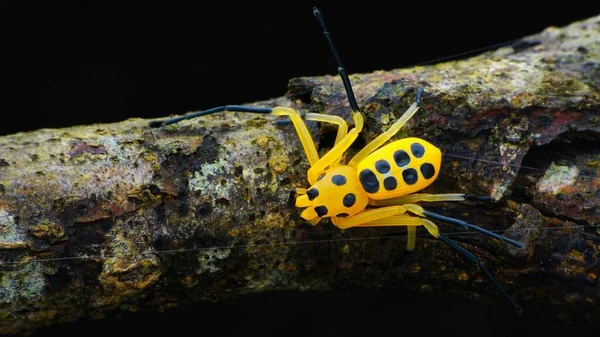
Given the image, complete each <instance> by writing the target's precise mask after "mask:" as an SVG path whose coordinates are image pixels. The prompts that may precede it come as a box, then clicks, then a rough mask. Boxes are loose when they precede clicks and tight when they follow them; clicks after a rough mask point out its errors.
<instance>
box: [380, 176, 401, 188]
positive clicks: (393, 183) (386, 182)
mask: <svg viewBox="0 0 600 337" xmlns="http://www.w3.org/2000/svg"><path fill="white" fill-rule="evenodd" d="M383 187H385V189H386V190H388V191H391V190H394V189H396V187H398V180H396V178H394V177H387V178H385V179H383Z"/></svg>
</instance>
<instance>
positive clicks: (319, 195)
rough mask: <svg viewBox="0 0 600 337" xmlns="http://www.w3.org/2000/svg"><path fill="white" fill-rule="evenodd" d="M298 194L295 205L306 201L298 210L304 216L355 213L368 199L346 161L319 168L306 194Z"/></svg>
mask: <svg viewBox="0 0 600 337" xmlns="http://www.w3.org/2000/svg"><path fill="white" fill-rule="evenodd" d="M298 198H299V200H298V201H297V203H296V204H297V205H304V206H306V205H308V207H307V208H306V209H305V210H304V211H303V212H302V217H303V218H304V219H306V220H312V219H315V218H325V217H332V216H337V217H346V216H351V215H355V214H357V213H359V212H360V211H362V210H364V209H365V207H366V206H367V204H368V202H369V197H368V196H367V194H366V193H365V191H364V190H363V188H362V187H361V185H360V182H359V180H358V174H357V172H356V169H354V168H352V167H350V166H347V165H338V166H335V167H333V168H330V169H328V170H326V171H325V172H323V173H322V174H321V175H320V176H319V178H318V180H317V181H316V182H315V183H314V184H313V185H312V186H311V187H310V188H309V189H308V190H307V192H306V195H303V196H300V197H298Z"/></svg>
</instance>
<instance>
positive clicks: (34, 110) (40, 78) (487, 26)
mask: <svg viewBox="0 0 600 337" xmlns="http://www.w3.org/2000/svg"><path fill="white" fill-rule="evenodd" d="M589 3H592V2H589ZM314 5H318V6H319V7H320V8H321V9H322V10H323V12H324V13H325V17H326V21H327V23H328V25H329V26H330V31H331V32H332V34H333V37H334V41H335V43H336V44H337V46H338V48H339V50H340V53H341V56H342V59H343V61H344V63H345V67H346V68H347V69H348V72H349V73H358V72H371V71H373V70H386V69H394V68H400V67H407V66H410V65H412V64H416V63H421V62H426V61H430V60H432V59H437V58H440V57H445V56H449V55H454V54H457V53H461V52H465V51H469V50H472V49H475V48H479V47H485V46H488V45H491V44H496V43H500V42H505V41H508V40H512V39H515V38H519V37H522V36H525V35H528V34H534V33H536V32H539V31H541V30H543V29H544V28H546V27H548V26H550V25H554V26H562V25H566V24H568V23H570V22H572V21H574V20H578V19H583V18H586V17H589V16H592V15H594V14H598V13H600V9H590V5H584V4H578V3H577V2H575V1H570V2H569V4H568V5H567V6H562V5H561V6H558V5H552V4H551V3H549V2H545V3H544V6H543V7H534V8H527V7H523V5H522V4H520V5H515V4H510V3H507V2H504V1H492V2H479V3H456V2H450V3H448V4H445V5H438V4H433V3H430V2H426V1H414V0H413V1H387V2H385V1H382V2H378V1H366V2H358V1H357V2H354V3H351V2H350V1H346V2H331V1H326V2H322V1H321V2H319V1H293V2H292V1H280V2H277V3H275V4H268V5H267V4H263V3H255V2H244V3H243V4H235V3H234V2H230V1H219V2H210V3H208V4H207V2H206V1H184V2H181V1H162V2H161V1H120V2H119V1H117V2H106V1H95V2H89V1H81V2H79V1H72V2H68V1H67V2H64V1H40V2H30V1H0V15H1V16H0V19H1V20H0V25H1V26H2V30H1V31H2V36H1V37H2V39H1V41H2V53H1V56H0V57H1V59H0V60H1V63H0V64H2V69H3V71H2V76H0V78H1V81H2V82H1V83H2V88H1V93H2V95H1V97H2V99H1V100H0V111H1V112H2V120H3V122H2V123H1V127H2V129H1V130H0V134H9V133H14V132H17V131H28V130H35V129H38V128H44V127H51V128H55V127H61V126H70V125H79V124H88V123H106V122H117V121H121V120H124V119H127V118H130V117H160V116H165V115H169V114H181V113H184V112H187V111H191V110H200V109H206V108H209V107H213V106H218V105H225V104H242V103H245V102H253V101H258V100H263V99H269V98H273V97H279V96H282V95H283V94H284V93H285V91H286V88H287V82H288V80H289V79H290V78H293V77H298V76H317V75H324V74H335V73H336V69H337V68H336V64H335V63H334V61H333V58H332V57H331V54H330V52H329V50H328V47H327V45H326V42H325V39H324V37H323V35H322V34H321V31H320V28H319V26H318V25H317V23H316V21H315V19H314V17H313V15H312V7H313V6H314ZM599 7H600V6H599Z"/></svg>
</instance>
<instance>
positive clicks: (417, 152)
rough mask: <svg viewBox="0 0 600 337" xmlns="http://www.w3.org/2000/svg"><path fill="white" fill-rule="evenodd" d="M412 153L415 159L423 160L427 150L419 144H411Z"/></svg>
mask: <svg viewBox="0 0 600 337" xmlns="http://www.w3.org/2000/svg"><path fill="white" fill-rule="evenodd" d="M410 152H412V154H413V156H415V158H421V157H423V155H424V154H425V148H424V147H423V145H421V144H419V143H412V144H410Z"/></svg>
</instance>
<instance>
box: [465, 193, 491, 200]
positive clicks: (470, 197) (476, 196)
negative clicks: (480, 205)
mask: <svg viewBox="0 0 600 337" xmlns="http://www.w3.org/2000/svg"><path fill="white" fill-rule="evenodd" d="M464 198H465V200H472V201H493V200H494V199H493V198H492V197H490V196H479V195H474V194H465V195H464Z"/></svg>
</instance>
